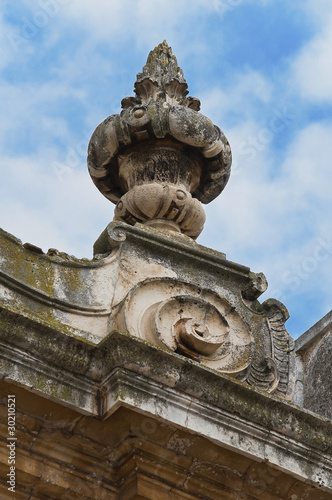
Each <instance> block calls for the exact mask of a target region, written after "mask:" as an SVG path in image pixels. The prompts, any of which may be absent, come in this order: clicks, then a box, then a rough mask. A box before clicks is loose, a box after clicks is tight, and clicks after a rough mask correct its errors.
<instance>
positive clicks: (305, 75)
mask: <svg viewBox="0 0 332 500" xmlns="http://www.w3.org/2000/svg"><path fill="white" fill-rule="evenodd" d="M308 3H309V9H310V12H311V13H312V15H313V18H314V20H315V22H316V23H317V28H318V29H317V34H316V35H315V36H314V37H313V39H312V40H310V41H309V42H308V43H307V44H306V45H305V46H304V47H303V48H302V50H301V52H300V54H299V55H298V57H297V58H296V60H295V61H294V63H293V80H294V86H295V88H296V89H297V90H299V91H300V93H301V95H302V97H303V98H305V99H310V100H312V101H314V102H324V101H325V102H326V101H330V102H331V101H332V64H331V47H332V4H331V2H329V1H327V2H326V1H325V0H322V1H320V2H319V1H318V2H315V3H313V2H312V1H311V2H308Z"/></svg>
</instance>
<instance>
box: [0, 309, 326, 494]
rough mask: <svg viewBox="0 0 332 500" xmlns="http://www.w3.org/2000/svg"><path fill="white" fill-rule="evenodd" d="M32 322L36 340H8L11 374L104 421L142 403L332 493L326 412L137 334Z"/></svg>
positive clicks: (5, 354)
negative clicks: (88, 337) (96, 339)
mask: <svg viewBox="0 0 332 500" xmlns="http://www.w3.org/2000/svg"><path fill="white" fill-rule="evenodd" d="M10 319H11V320H12V323H13V320H14V318H13V317H11V318H10ZM17 320H18V318H16V321H17ZM8 326H10V324H8ZM27 326H28V325H27V324H26V327H27ZM29 326H30V328H31V330H30V334H29V335H30V337H31V336H32V337H34V342H32V341H31V340H33V339H32V338H31V339H30V342H29V344H27V343H26V340H25V338H22V337H16V338H15V329H13V330H11V331H12V335H11V337H7V338H6V339H3V341H2V344H1V366H2V368H1V377H2V378H4V379H7V380H10V381H12V382H13V383H15V384H18V385H21V386H24V387H26V388H28V389H30V390H32V391H33V392H36V393H37V394H40V395H42V396H43V397H46V398H49V399H51V400H54V401H58V402H60V403H61V404H64V405H66V406H69V407H71V408H73V409H75V410H77V411H79V412H81V413H83V414H90V415H97V416H99V417H102V418H104V419H105V418H107V417H108V415H110V414H112V413H114V411H115V410H116V409H117V408H119V407H121V406H125V407H129V408H133V409H135V411H139V412H143V413H144V414H148V415H151V416H154V417H156V418H158V419H162V420H163V421H165V422H167V423H169V424H172V425H176V426H179V427H180V428H183V429H186V430H187V431H189V432H193V433H197V434H198V435H204V436H206V437H208V438H209V439H210V440H212V441H213V442H215V443H218V444H219V445H220V446H225V447H227V448H229V449H233V450H234V451H235V450H238V452H240V453H243V454H245V455H247V456H250V457H251V458H252V459H254V460H259V461H268V462H269V463H271V464H273V466H275V467H278V468H280V469H281V470H284V471H285V472H286V471H289V472H290V473H291V474H292V475H294V476H295V477H298V478H302V480H305V479H307V480H310V481H311V482H312V483H314V484H318V483H319V484H321V485H322V487H323V488H324V489H325V490H326V491H331V492H332V470H331V463H330V456H331V453H332V432H331V431H332V425H331V422H329V421H327V420H325V419H324V418H321V417H319V416H317V415H315V414H312V413H310V412H307V411H303V410H301V409H300V408H298V407H295V406H294V405H291V404H289V403H286V402H283V401H282V400H280V399H279V398H277V397H273V396H270V395H267V394H266V393H263V392H259V391H257V390H254V389H252V388H250V387H248V386H247V385H245V384H243V383H241V382H239V381H237V380H235V379H232V378H230V377H227V376H223V375H220V374H218V373H217V372H215V371H214V370H211V369H207V368H205V367H203V366H201V365H199V364H198V363H196V362H195V361H191V360H188V359H187V358H184V357H182V356H180V355H178V354H174V353H171V352H166V351H163V350H160V349H158V348H156V347H154V346H152V345H149V344H148V343H146V342H144V341H141V340H138V339H137V338H133V337H130V336H129V335H123V334H121V333H118V332H112V333H111V334H110V335H109V337H108V338H107V339H105V340H104V341H103V342H101V343H100V344H99V345H98V346H92V345H91V344H88V343H85V342H82V340H81V339H75V338H71V337H68V336H66V335H64V334H60V333H58V332H51V330H47V329H42V328H41V327H40V325H39V329H38V328H35V329H34V328H33V326H34V325H33V322H30V324H29ZM36 326H37V325H35V327H36ZM42 337H44V345H43V343H42V342H41V340H42ZM46 338H47V340H46ZM38 339H39V340H38ZM61 352H62V353H63V355H62V356H61ZM78 352H79V355H78ZM309 469H310V471H311V472H310V474H309V475H308V470H309Z"/></svg>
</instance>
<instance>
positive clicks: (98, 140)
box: [88, 42, 231, 239]
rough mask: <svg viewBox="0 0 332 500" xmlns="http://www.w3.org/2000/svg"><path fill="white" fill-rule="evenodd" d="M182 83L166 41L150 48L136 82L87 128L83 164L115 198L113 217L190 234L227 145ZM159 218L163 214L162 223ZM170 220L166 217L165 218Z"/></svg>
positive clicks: (198, 225) (215, 188)
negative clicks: (118, 105)
mask: <svg viewBox="0 0 332 500" xmlns="http://www.w3.org/2000/svg"><path fill="white" fill-rule="evenodd" d="M187 87H188V86H187V83H186V81H185V79H184V77H183V72H182V70H181V68H179V66H178V64H177V61H176V58H175V56H174V55H173V54H172V50H171V48H170V47H168V45H167V43H166V42H163V43H162V44H160V45H158V47H156V48H155V49H154V50H153V51H151V53H150V55H149V57H148V60H147V63H146V65H145V66H144V68H143V71H142V73H140V74H138V75H137V81H136V83H135V92H136V97H127V98H125V99H123V101H122V107H123V108H124V109H123V111H122V112H121V114H120V115H112V116H109V117H108V118H107V119H106V120H105V121H104V122H103V123H101V124H100V125H99V126H98V127H97V129H96V130H95V132H94V133H93V135H92V137H91V140H90V144H89V151H88V167H89V172H90V175H91V177H92V180H93V181H94V183H95V184H96V186H97V187H98V189H99V190H100V191H101V192H102V193H103V194H104V195H105V196H106V197H107V198H108V199H109V200H111V201H112V202H113V203H116V204H117V206H116V209H115V218H114V220H119V221H124V222H127V223H128V224H131V225H134V224H135V223H137V222H139V223H146V222H149V224H150V225H157V224H158V227H160V228H162V229H163V230H165V231H174V230H177V231H179V232H182V233H184V234H186V235H188V236H190V237H192V238H194V239H195V238H196V237H197V236H198V235H199V234H200V232H201V231H202V229H203V225H204V221H205V215H204V210H203V208H202V207H201V205H200V203H199V201H198V200H200V201H201V202H203V203H209V202H210V201H211V200H213V199H214V198H215V197H216V196H218V194H220V192H221V191H222V190H223V189H224V187H225V185H226V183H227V181H228V178H229V175H230V166H231V151H230V146H229V144H228V141H227V139H226V137H225V136H224V134H223V133H222V132H221V130H220V129H219V128H218V127H217V126H216V125H213V123H212V122H211V121H210V120H209V119H208V118H207V117H205V116H204V115H202V114H200V113H199V112H198V109H199V100H198V99H196V98H190V97H186V95H187V93H188V91H187ZM160 220H165V221H166V223H164V225H163V226H160V225H159V221H160ZM167 221H170V223H167Z"/></svg>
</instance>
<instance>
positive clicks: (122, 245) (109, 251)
mask: <svg viewBox="0 0 332 500" xmlns="http://www.w3.org/2000/svg"><path fill="white" fill-rule="evenodd" d="M0 244H1V245H2V249H3V250H2V253H3V261H2V263H3V267H2V271H1V274H0V284H1V288H0V305H1V306H2V313H1V314H2V321H3V324H4V325H5V324H6V321H9V320H10V318H12V317H13V316H12V315H15V314H19V316H20V318H22V319H21V321H20V322H19V323H18V330H17V334H18V335H19V330H20V331H21V332H22V335H24V333H23V332H25V345H26V346H28V345H30V346H31V345H33V344H35V343H36V342H37V341H36V340H34V339H33V337H32V336H31V335H30V334H28V333H27V332H29V331H30V329H29V328H28V327H27V326H26V324H25V323H24V321H29V320H31V321H33V322H34V323H38V327H37V328H38V330H41V331H42V329H43V328H46V329H49V331H51V332H54V333H52V336H51V337H50V335H47V337H45V342H44V344H45V345H44V346H43V347H44V350H45V351H52V350H53V349H55V351H54V352H57V353H58V354H57V355H59V356H61V354H60V351H59V348H58V347H57V346H56V341H55V342H52V341H51V339H56V338H57V335H56V334H55V332H61V333H65V334H66V335H68V336H69V337H70V338H80V339H82V341H83V342H86V341H88V342H91V343H92V344H93V345H98V344H99V343H100V342H101V341H102V340H103V339H105V338H107V336H108V335H109V333H110V332H111V331H114V330H118V331H121V332H123V333H128V334H130V335H132V336H135V337H137V338H140V339H142V340H145V341H148V342H150V343H152V344H154V345H156V346H158V347H161V348H163V349H166V350H169V351H172V352H176V353H179V354H181V355H183V356H185V357H189V358H190V359H193V360H196V361H198V362H200V363H202V364H203V365H205V366H208V367H210V368H213V369H216V370H218V371H219V372H222V373H228V374H230V375H232V376H234V377H239V378H240V379H241V380H242V381H244V382H246V383H248V384H249V385H251V386H253V387H257V388H259V389H261V390H265V391H267V392H271V393H272V392H274V393H276V394H278V395H280V396H282V397H286V398H290V397H291V395H292V391H293V380H292V340H291V338H290V337H289V336H288V334H287V332H286V330H285V326H284V323H285V321H286V320H287V318H288V313H287V310H286V309H285V308H284V306H283V305H282V304H280V303H278V302H277V301H274V300H272V299H270V300H268V301H266V302H264V303H263V304H259V302H258V301H257V300H256V299H254V297H255V296H256V292H255V293H254V294H253V295H251V298H252V300H250V299H249V295H248V292H246V293H244V292H245V291H246V290H249V289H251V290H253V289H254V288H255V287H256V288H257V280H258V278H259V279H260V280H261V279H262V277H261V275H255V273H251V272H250V270H249V269H248V268H247V267H245V266H240V265H238V264H234V263H232V262H230V261H227V260H226V258H225V256H224V254H219V253H218V252H212V251H210V250H208V249H206V248H204V247H202V246H200V245H197V244H196V243H195V242H194V241H193V240H192V239H191V238H186V237H184V236H183V235H176V234H174V235H173V236H171V233H169V234H168V235H167V234H164V233H162V232H159V231H157V230H155V229H153V228H148V227H146V226H140V227H139V226H138V227H131V226H128V225H127V224H123V223H112V224H111V225H110V226H109V227H108V228H107V229H106V230H105V232H104V233H103V234H102V235H101V237H100V238H99V240H98V241H97V242H96V245H95V251H96V252H97V253H96V257H95V259H93V260H92V261H85V260H83V261H78V260H77V259H76V260H75V259H72V260H70V259H68V258H64V257H61V258H60V257H59V256H58V255H56V252H54V251H52V252H51V255H41V254H39V253H35V252H31V251H29V250H27V249H25V248H24V247H22V245H21V244H20V243H19V242H17V241H16V240H15V239H13V238H11V237H10V236H8V235H6V234H4V235H2V238H0ZM21 263H22V264H23V266H21ZM34 269H36V270H37V271H36V272H35V273H34V274H33V273H32V272H31V271H32V270H34ZM30 273H31V274H30ZM251 293H253V292H251ZM243 295H245V297H247V298H243ZM6 328H7V327H6ZM2 335H3V336H4V338H6V340H8V341H10V333H9V330H6V329H4V330H3V333H2ZM40 341H42V337H41V339H40ZM40 341H38V342H40ZM71 349H73V347H72V348H71ZM77 349H78V351H77ZM79 349H80V348H79V347H78V346H77V347H75V350H76V351H77V355H79V356H81V362H82V363H83V364H84V356H83V353H82V352H81V351H80V350H79ZM24 376H26V374H25V375H24ZM22 377H23V375H22Z"/></svg>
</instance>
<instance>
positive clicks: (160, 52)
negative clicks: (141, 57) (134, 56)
mask: <svg viewBox="0 0 332 500" xmlns="http://www.w3.org/2000/svg"><path fill="white" fill-rule="evenodd" d="M145 78H149V79H150V80H151V81H152V82H153V83H155V84H156V85H158V86H159V87H162V86H167V85H168V84H169V83H171V81H172V80H174V79H176V80H177V81H178V82H179V83H183V84H185V86H186V89H187V88H188V85H187V82H186V80H185V78H184V76H183V71H182V69H181V68H180V66H179V65H178V62H177V60H176V57H175V55H174V54H173V52H172V48H171V47H169V45H168V44H167V42H166V40H164V41H163V42H162V43H160V44H159V45H157V47H155V48H154V49H153V50H151V52H150V53H149V55H148V58H147V61H146V64H145V66H144V67H143V69H142V72H141V73H138V75H137V82H141V81H142V80H144V79H145Z"/></svg>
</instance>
